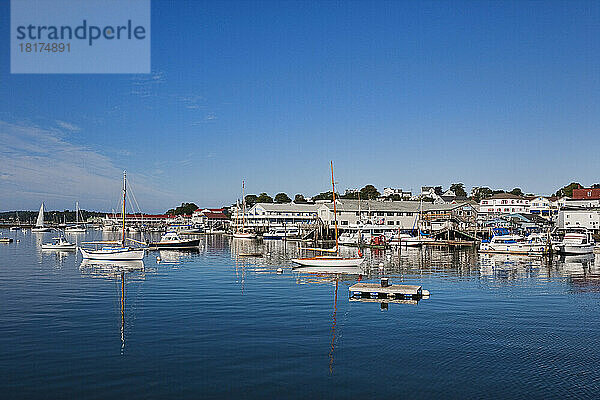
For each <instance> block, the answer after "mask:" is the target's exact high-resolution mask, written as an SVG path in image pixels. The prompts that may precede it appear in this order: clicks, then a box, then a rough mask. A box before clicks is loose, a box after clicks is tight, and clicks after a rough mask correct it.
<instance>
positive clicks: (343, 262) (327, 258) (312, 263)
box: [292, 161, 365, 267]
mask: <svg viewBox="0 0 600 400" xmlns="http://www.w3.org/2000/svg"><path fill="white" fill-rule="evenodd" d="M331 187H332V189H333V220H334V225H335V248H333V249H307V250H313V251H319V252H325V253H330V254H329V255H320V256H315V257H304V258H293V259H292V262H293V263H295V264H298V265H301V266H304V267H357V266H359V265H360V264H362V263H363V261H365V259H364V258H363V257H342V256H341V255H340V254H339V252H340V245H339V241H338V223H337V208H336V204H335V180H334V178H333V161H332V162H331ZM359 255H360V249H359Z"/></svg>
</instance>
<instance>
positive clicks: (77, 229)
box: [65, 201, 86, 233]
mask: <svg viewBox="0 0 600 400" xmlns="http://www.w3.org/2000/svg"><path fill="white" fill-rule="evenodd" d="M85 231H86V229H85V227H83V226H81V225H79V202H78V201H77V202H75V225H73V226H69V227H67V228H65V232H70V233H85Z"/></svg>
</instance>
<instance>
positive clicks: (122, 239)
mask: <svg viewBox="0 0 600 400" xmlns="http://www.w3.org/2000/svg"><path fill="white" fill-rule="evenodd" d="M126 198H127V171H123V211H122V215H123V235H122V238H121V244H122V245H123V247H125V199H126Z"/></svg>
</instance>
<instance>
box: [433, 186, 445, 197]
mask: <svg viewBox="0 0 600 400" xmlns="http://www.w3.org/2000/svg"><path fill="white" fill-rule="evenodd" d="M433 191H434V192H435V194H437V195H438V196H441V195H443V194H444V189H443V188H442V187H441V186H436V187H434V188H433Z"/></svg>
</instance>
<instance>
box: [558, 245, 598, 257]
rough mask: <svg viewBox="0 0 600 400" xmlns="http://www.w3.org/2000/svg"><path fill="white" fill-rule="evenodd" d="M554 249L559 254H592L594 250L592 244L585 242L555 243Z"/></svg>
mask: <svg viewBox="0 0 600 400" xmlns="http://www.w3.org/2000/svg"><path fill="white" fill-rule="evenodd" d="M554 248H555V250H556V252H557V253H561V254H573V255H577V254H592V253H593V252H594V245H593V244H585V245H569V244H561V245H556V246H555V247H554Z"/></svg>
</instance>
